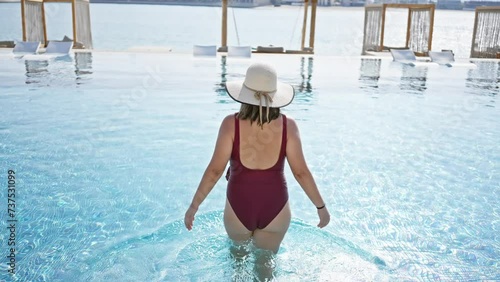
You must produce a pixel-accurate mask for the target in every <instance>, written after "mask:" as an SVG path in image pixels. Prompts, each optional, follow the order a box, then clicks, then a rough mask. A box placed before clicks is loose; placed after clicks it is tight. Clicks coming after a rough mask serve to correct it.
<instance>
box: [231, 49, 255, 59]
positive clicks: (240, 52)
mask: <svg viewBox="0 0 500 282" xmlns="http://www.w3.org/2000/svg"><path fill="white" fill-rule="evenodd" d="M227 56H228V57H240V58H250V57H251V56H252V47H250V46H228V47H227Z"/></svg>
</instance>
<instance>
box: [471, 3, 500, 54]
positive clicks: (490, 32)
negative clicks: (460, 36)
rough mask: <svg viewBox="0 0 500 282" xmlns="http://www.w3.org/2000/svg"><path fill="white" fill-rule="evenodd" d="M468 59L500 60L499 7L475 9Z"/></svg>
mask: <svg viewBox="0 0 500 282" xmlns="http://www.w3.org/2000/svg"><path fill="white" fill-rule="evenodd" d="M478 29H479V31H478ZM470 57H471V58H496V59H500V6H493V7H476V12H475V17H474V31H473V32H472V43H471V48H470Z"/></svg>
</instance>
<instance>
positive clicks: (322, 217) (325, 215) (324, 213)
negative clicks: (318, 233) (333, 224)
mask: <svg viewBox="0 0 500 282" xmlns="http://www.w3.org/2000/svg"><path fill="white" fill-rule="evenodd" d="M318 216H319V224H318V227H319V228H323V227H325V226H327V225H328V223H329V222H330V213H329V212H328V209H327V208H326V207H324V208H322V209H319V210H318Z"/></svg>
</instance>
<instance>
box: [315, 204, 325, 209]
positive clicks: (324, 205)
mask: <svg viewBox="0 0 500 282" xmlns="http://www.w3.org/2000/svg"><path fill="white" fill-rule="evenodd" d="M325 206H326V205H322V206H321V207H316V208H317V209H318V210H320V209H322V208H324V207H325Z"/></svg>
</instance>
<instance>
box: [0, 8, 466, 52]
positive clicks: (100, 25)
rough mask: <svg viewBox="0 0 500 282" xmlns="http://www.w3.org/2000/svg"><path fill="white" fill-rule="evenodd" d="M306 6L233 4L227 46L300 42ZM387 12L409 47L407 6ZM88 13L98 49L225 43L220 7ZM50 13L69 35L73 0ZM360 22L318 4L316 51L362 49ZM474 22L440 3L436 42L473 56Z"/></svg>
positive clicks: (15, 30) (51, 34) (184, 48)
mask: <svg viewBox="0 0 500 282" xmlns="http://www.w3.org/2000/svg"><path fill="white" fill-rule="evenodd" d="M303 11H304V10H303V7H301V6H281V7H273V6H265V7H259V8H253V9H248V8H229V14H228V45H251V46H252V47H256V46H268V45H274V46H282V47H284V48H285V49H300V37H301V29H302V19H303ZM388 11H389V12H388V14H387V16H386V38H385V45H387V46H404V42H405V38H406V22H407V19H406V17H407V10H406V9H389V10H388ZM90 12H91V21H92V34H93V42H94V49H95V50H111V51H125V50H130V49H133V50H138V48H144V47H147V48H150V47H156V48H162V49H163V50H166V51H170V50H171V52H179V53H188V52H191V50H192V47H193V45H195V44H201V45H218V46H220V43H221V14H222V12H221V8H220V7H191V6H169V5H134V4H91V6H90ZM46 20H47V25H48V38H49V40H60V39H62V38H63V36H64V35H68V36H70V37H71V35H72V25H71V10H70V4H62V3H48V4H46ZM363 21H364V9H363V8H344V7H318V11H317V20H316V40H315V52H316V54H317V55H328V56H359V55H360V54H361V49H362V42H363ZM473 26H474V12H473V11H450V10H436V13H435V22H434V35H433V44H432V49H433V50H441V49H451V50H453V51H454V53H455V56H456V57H457V58H468V57H469V55H470V47H471V41H472V31H473ZM21 39H22V28H21V5H20V4H19V3H0V41H2V40H21ZM308 42H309V39H308V38H307V39H306V45H307V43H308ZM147 48H146V49H147Z"/></svg>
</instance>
